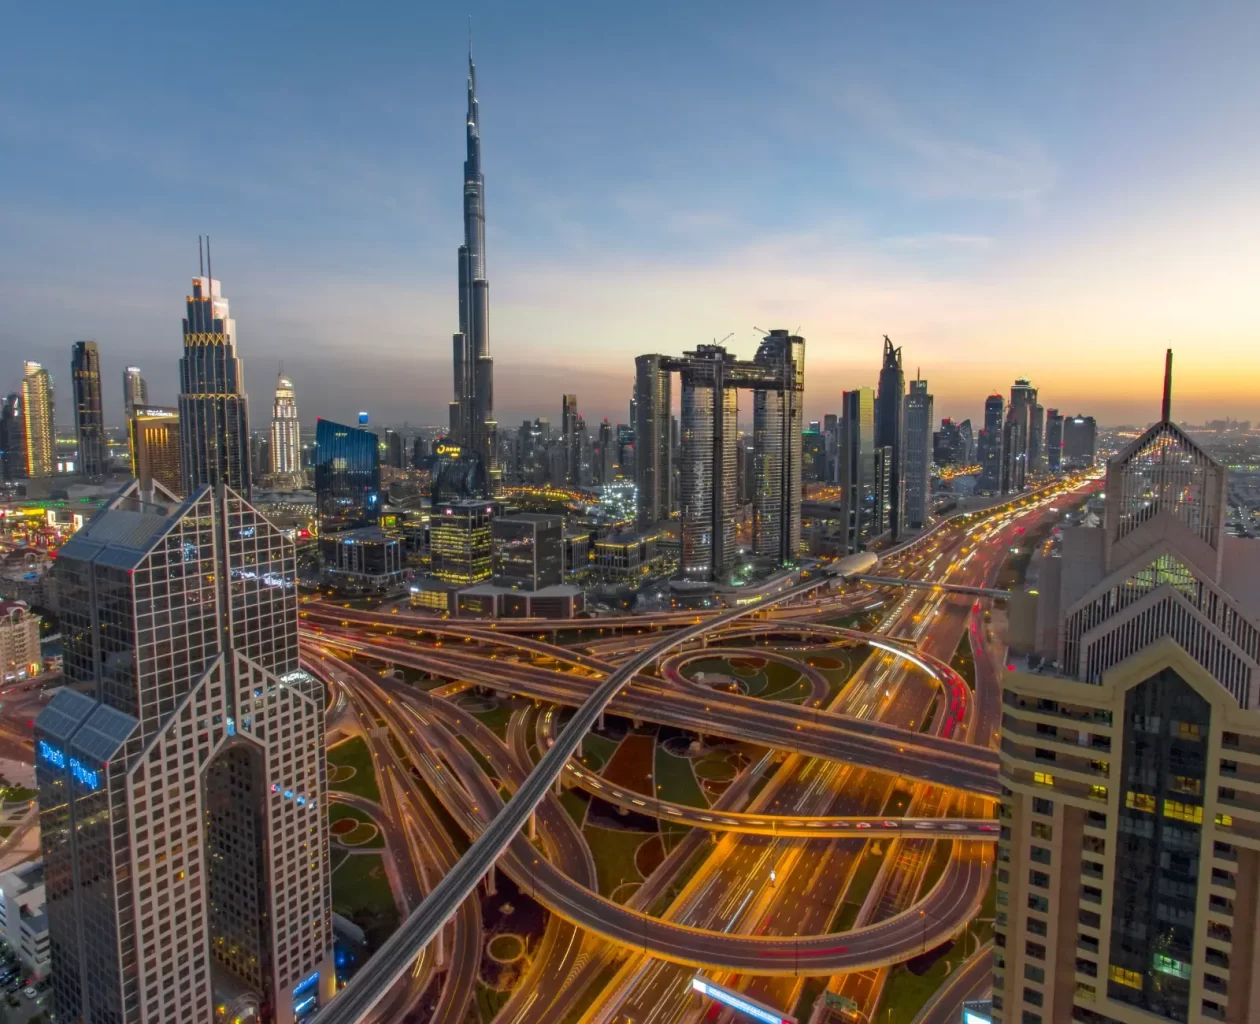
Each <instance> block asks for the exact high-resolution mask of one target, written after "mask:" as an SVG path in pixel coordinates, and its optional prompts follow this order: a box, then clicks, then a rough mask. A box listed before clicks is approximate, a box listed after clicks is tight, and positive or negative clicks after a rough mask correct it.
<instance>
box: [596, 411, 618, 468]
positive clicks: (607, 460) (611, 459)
mask: <svg viewBox="0 0 1260 1024" xmlns="http://www.w3.org/2000/svg"><path fill="white" fill-rule="evenodd" d="M616 476H617V442H616V441H615V440H614V439H613V428H612V424H611V423H609V422H608V418H607V417H605V418H604V420H603V421H602V422H601V423H600V425H599V440H598V441H597V442H596V444H595V477H596V483H600V484H610V483H612V482H613V480H614V479H616Z"/></svg>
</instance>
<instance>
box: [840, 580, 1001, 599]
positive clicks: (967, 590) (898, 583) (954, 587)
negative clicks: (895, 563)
mask: <svg viewBox="0 0 1260 1024" xmlns="http://www.w3.org/2000/svg"><path fill="white" fill-rule="evenodd" d="M849 579H854V580H859V581H860V582H862V583H874V584H876V585H877V586H880V587H917V588H918V589H919V590H944V591H948V592H949V593H951V594H970V595H972V596H973V597H989V598H992V599H993V600H995V601H1005V600H1007V599H1008V598H1009V597H1010V596H1011V592H1010V591H1009V590H999V589H997V588H996V587H968V586H964V585H963V584H961V583H933V582H932V581H931V580H907V579H902V578H901V577H900V576H873V575H871V574H870V573H859V574H857V575H856V576H850V577H849Z"/></svg>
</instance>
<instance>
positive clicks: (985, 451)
mask: <svg viewBox="0 0 1260 1024" xmlns="http://www.w3.org/2000/svg"><path fill="white" fill-rule="evenodd" d="M1005 423H1006V401H1005V400H1004V399H1003V398H1002V396H1001V395H990V396H989V397H988V398H986V399H985V400H984V429H983V430H982V431H980V437H979V438H978V439H977V441H976V455H977V456H978V458H979V460H980V479H979V482H978V483H977V485H976V486H977V487H978V489H979V490H981V491H987V492H988V493H989V494H1000V493H1001V492H1002V477H1003V469H1004V467H1005V465H1006V460H1005V459H1004V458H1003V452H1002V440H1003V438H1002V435H1003V430H1004V428H1005Z"/></svg>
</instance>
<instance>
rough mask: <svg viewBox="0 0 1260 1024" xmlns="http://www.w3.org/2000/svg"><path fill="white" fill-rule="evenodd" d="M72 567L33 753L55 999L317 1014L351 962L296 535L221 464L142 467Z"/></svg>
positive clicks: (157, 1017) (63, 575)
mask: <svg viewBox="0 0 1260 1024" xmlns="http://www.w3.org/2000/svg"><path fill="white" fill-rule="evenodd" d="M54 571H55V572H56V574H57V586H58V595H59V599H60V603H61V625H62V633H63V636H64V643H65V676H66V682H67V684H68V685H67V686H66V687H65V688H64V689H62V690H60V691H58V693H57V694H56V695H55V696H54V697H53V699H52V700H51V701H50V702H49V703H48V706H47V707H45V708H44V710H43V711H42V712H41V713H40V715H39V717H38V719H37V720H36V724H35V764H36V784H37V787H38V791H39V807H40V842H41V845H42V848H43V862H44V870H45V872H46V884H47V914H48V934H49V945H50V949H51V956H52V979H53V993H54V998H55V1002H56V1009H57V1014H58V1019H60V1020H65V1021H99V1022H106V1021H109V1022H115V1024H141V1022H146V1021H163V1022H165V1021H180V1022H191V1024H213V1022H217V1021H221V1020H231V1019H233V1018H239V1019H251V1020H252V1019H265V1020H271V1021H274V1022H275V1024H292V1022H295V1021H299V1020H306V1019H308V1017H309V1015H310V1013H311V1012H312V1011H313V1010H314V1009H317V1008H318V1007H319V1006H320V1004H321V1003H326V1002H327V1001H328V999H329V998H330V997H331V996H332V993H333V991H334V986H335V977H334V970H333V956H332V941H333V936H332V910H331V892H330V885H329V870H328V842H329V834H328V823H327V813H328V811H327V807H328V801H327V792H326V782H325V780H326V777H327V773H326V768H325V760H324V690H323V687H322V685H320V683H319V682H318V681H317V680H316V679H314V678H313V677H312V676H310V675H309V674H307V673H306V672H305V671H303V669H302V668H301V667H300V666H299V664H298V616H297V591H296V588H295V576H296V571H295V557H294V549H293V545H292V543H291V542H289V541H288V540H286V539H285V538H284V536H283V535H282V533H281V532H280V531H279V530H277V529H276V528H275V527H274V526H272V525H271V523H269V522H268V521H267V520H266V519H265V518H264V517H263V516H261V515H259V514H258V512H256V511H255V510H254V508H253V507H252V506H251V505H250V504H249V503H248V502H247V501H246V500H245V499H244V498H242V497H241V496H239V495H238V494H236V493H235V492H233V491H232V490H230V489H228V488H225V487H223V486H222V485H219V486H217V487H215V488H211V487H201V488H199V489H198V490H197V492H196V493H194V494H193V495H191V496H190V497H189V498H188V499H187V500H186V501H184V502H183V503H182V504H181V503H175V502H170V501H167V500H166V499H165V496H164V495H163V493H162V492H161V491H160V490H158V491H156V492H151V493H148V494H143V493H141V492H140V490H139V485H138V484H135V483H133V484H132V485H131V486H130V487H129V488H128V489H126V490H124V491H123V492H122V493H121V494H120V495H119V496H118V497H117V498H115V499H114V500H113V501H112V502H111V503H110V504H109V505H107V506H106V507H105V508H104V509H103V510H102V511H101V512H99V513H98V514H97V515H96V516H94V517H93V518H92V519H91V520H90V521H89V522H88V524H87V525H86V526H84V527H83V529H81V530H80V531H79V532H78V533H77V534H75V535H74V537H72V538H71V539H70V540H69V541H68V542H67V543H66V544H65V545H64V546H63V547H62V548H61V552H60V557H59V558H58V559H57V565H56V568H55V570H54ZM220 1007H221V1008H222V1009H220Z"/></svg>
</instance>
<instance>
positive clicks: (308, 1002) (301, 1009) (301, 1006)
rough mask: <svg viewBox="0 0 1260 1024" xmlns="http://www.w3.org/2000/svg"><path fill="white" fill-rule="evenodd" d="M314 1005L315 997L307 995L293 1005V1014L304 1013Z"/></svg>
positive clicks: (299, 1014) (298, 1015) (296, 1015)
mask: <svg viewBox="0 0 1260 1024" xmlns="http://www.w3.org/2000/svg"><path fill="white" fill-rule="evenodd" d="M314 1005H315V997H314V996H307V997H306V998H305V999H303V1000H302V1001H301V1002H300V1003H298V1004H297V1005H296V1006H294V1007H293V1016H295V1017H300V1016H301V1015H302V1014H304V1013H305V1012H306V1011H307V1010H309V1009H310V1008H311V1007H313V1006H314Z"/></svg>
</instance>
